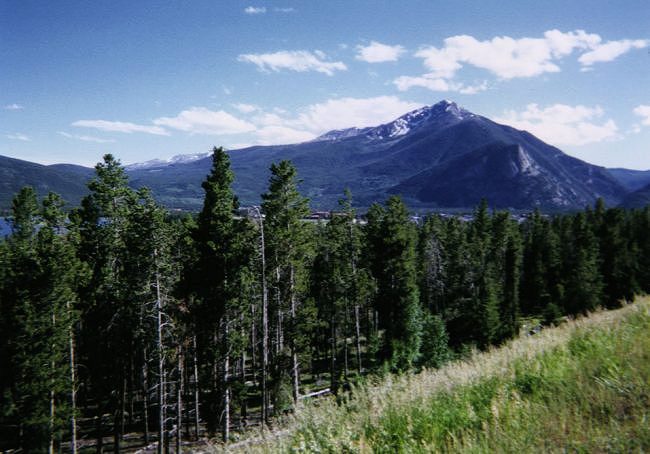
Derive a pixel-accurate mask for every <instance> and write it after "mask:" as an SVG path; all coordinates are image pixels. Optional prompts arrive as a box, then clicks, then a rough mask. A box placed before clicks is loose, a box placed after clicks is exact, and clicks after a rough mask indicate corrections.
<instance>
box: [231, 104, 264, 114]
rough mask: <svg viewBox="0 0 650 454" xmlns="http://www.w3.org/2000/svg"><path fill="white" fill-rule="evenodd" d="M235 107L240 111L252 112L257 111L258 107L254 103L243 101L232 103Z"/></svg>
mask: <svg viewBox="0 0 650 454" xmlns="http://www.w3.org/2000/svg"><path fill="white" fill-rule="evenodd" d="M232 106H233V107H234V108H235V109H237V110H238V111H240V112H241V113H245V114H248V113H253V112H256V111H258V110H259V109H260V108H259V107H258V106H256V105H254V104H245V103H238V104H233V105H232Z"/></svg>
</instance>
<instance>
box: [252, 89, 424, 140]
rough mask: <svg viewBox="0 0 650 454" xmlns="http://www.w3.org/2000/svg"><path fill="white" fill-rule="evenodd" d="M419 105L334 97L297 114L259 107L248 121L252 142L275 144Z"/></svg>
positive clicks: (374, 121)
mask: <svg viewBox="0 0 650 454" xmlns="http://www.w3.org/2000/svg"><path fill="white" fill-rule="evenodd" d="M421 106H422V104H419V103H413V102H407V101H402V100H400V99H399V98H397V97H395V96H379V97H376V98H337V99H329V100H327V101H325V102H322V103H317V104H312V105H309V106H306V107H304V108H302V109H300V111H299V113H298V114H297V115H289V114H287V112H285V111H282V110H279V109H273V111H262V110H261V109H260V110H258V111H257V113H256V114H255V115H254V116H253V117H252V118H251V120H250V121H251V123H253V124H254V125H255V127H256V129H255V131H253V136H254V137H255V139H256V141H255V144H256V145H279V144H289V143H299V142H305V141H308V140H312V139H314V138H316V137H317V136H319V135H321V134H323V133H325V132H327V131H330V130H332V129H343V128H350V127H355V126H356V127H360V128H362V127H367V126H377V125H380V124H382V123H386V122H389V121H392V120H394V119H395V118H397V117H399V116H401V115H403V114H404V113H406V112H408V111H411V110H414V109H417V108H418V107H421Z"/></svg>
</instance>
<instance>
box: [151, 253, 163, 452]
mask: <svg viewBox="0 0 650 454" xmlns="http://www.w3.org/2000/svg"><path fill="white" fill-rule="evenodd" d="M156 252H157V251H154V255H157V254H156ZM162 304H163V302H162V298H161V294H160V276H159V275H158V272H157V271H156V334H157V338H156V344H157V350H158V352H157V353H158V454H162V453H163V446H164V444H165V357H164V352H163V339H162V334H163V333H162V331H163V326H162V324H163V322H162Z"/></svg>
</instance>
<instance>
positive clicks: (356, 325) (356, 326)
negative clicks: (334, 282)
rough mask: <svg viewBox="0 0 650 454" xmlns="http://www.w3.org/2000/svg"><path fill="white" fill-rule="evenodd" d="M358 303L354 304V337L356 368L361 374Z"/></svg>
mask: <svg viewBox="0 0 650 454" xmlns="http://www.w3.org/2000/svg"><path fill="white" fill-rule="evenodd" d="M359 325H360V323H359V305H358V304H355V305H354V337H355V342H356V346H357V370H358V372H359V375H361V370H362V368H361V326H359Z"/></svg>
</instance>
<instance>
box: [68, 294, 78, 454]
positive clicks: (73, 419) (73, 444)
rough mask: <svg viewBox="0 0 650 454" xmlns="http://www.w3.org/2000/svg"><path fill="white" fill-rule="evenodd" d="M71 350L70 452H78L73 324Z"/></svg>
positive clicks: (70, 340)
mask: <svg viewBox="0 0 650 454" xmlns="http://www.w3.org/2000/svg"><path fill="white" fill-rule="evenodd" d="M66 305H67V309H68V313H70V312H71V308H70V302H69V301H68V302H67V303H66ZM68 340H69V352H70V405H71V406H72V413H71V415H70V452H71V453H72V454H77V415H76V412H77V370H76V367H77V365H76V364H75V356H74V354H75V349H74V330H73V326H72V324H71V325H70V327H69V333H68Z"/></svg>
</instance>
